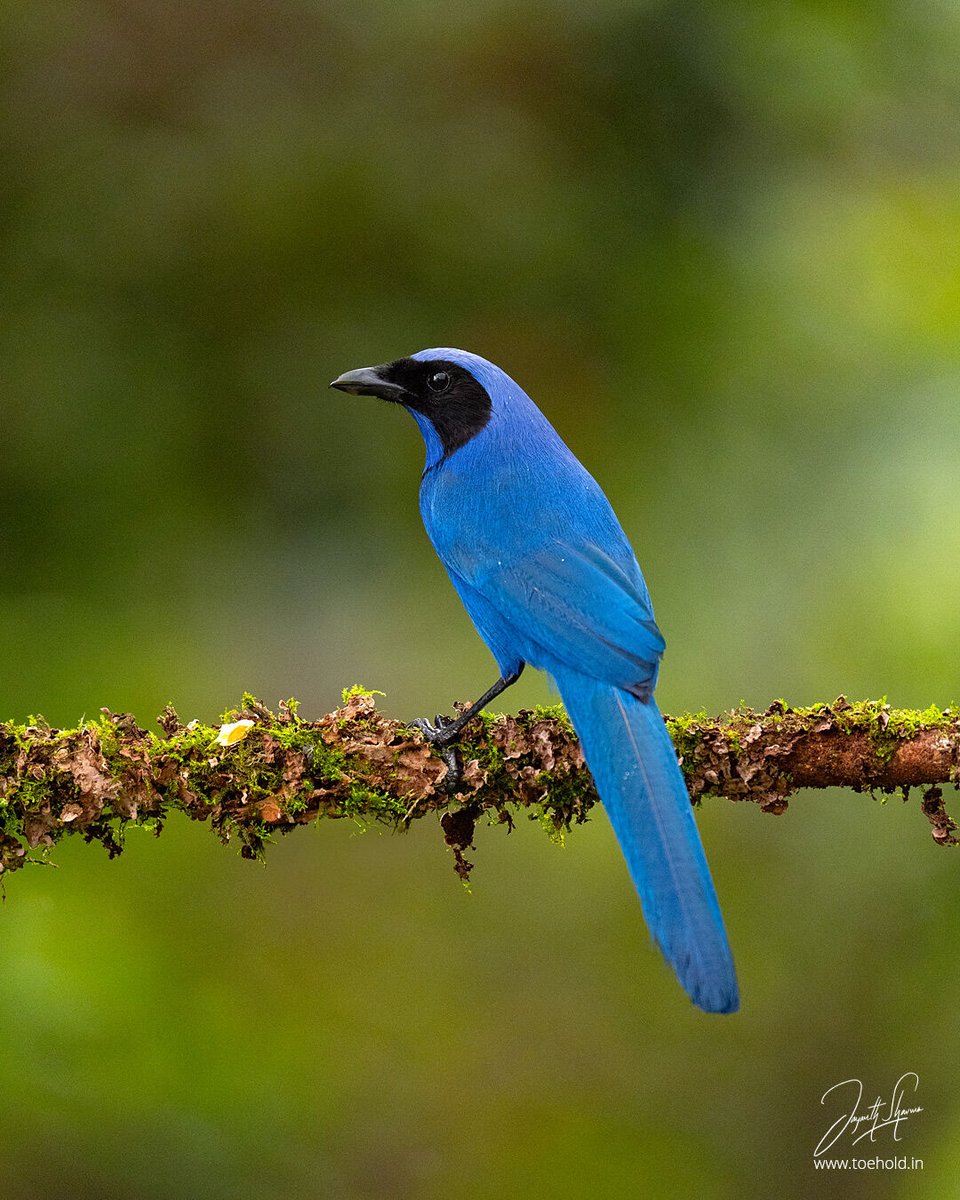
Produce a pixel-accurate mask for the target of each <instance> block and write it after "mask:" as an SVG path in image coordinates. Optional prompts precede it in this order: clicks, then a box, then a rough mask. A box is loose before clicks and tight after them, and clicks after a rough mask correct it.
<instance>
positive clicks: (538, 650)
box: [448, 540, 664, 696]
mask: <svg viewBox="0 0 960 1200" xmlns="http://www.w3.org/2000/svg"><path fill="white" fill-rule="evenodd" d="M448 569H449V570H450V572H451V576H452V577H453V581H454V584H455V586H456V587H457V590H458V591H459V593H460V596H461V598H462V599H463V602H464V604H465V605H466V607H467V611H468V612H469V613H470V616H471V617H472V618H473V621H474V624H475V625H476V626H477V629H478V630H479V632H480V634H481V636H482V637H483V638H484V640H485V641H486V642H487V644H488V645H489V646H490V647H491V649H492V650H493V652H494V655H495V656H496V657H497V659H498V661H500V662H501V665H503V655H502V651H499V652H498V647H505V646H509V647H510V649H511V650H512V651H513V653H514V656H515V657H517V658H520V659H522V660H523V661H524V662H529V663H531V664H532V665H533V666H537V667H542V668H544V669H545V670H547V671H552V670H553V669H554V668H555V667H567V668H570V669H572V670H575V671H578V672H580V673H581V674H583V675H588V676H591V677H592V678H594V679H598V680H602V681H603V682H605V683H610V684H613V685H614V686H616V687H620V688H623V689H624V690H625V691H629V692H633V693H635V694H636V695H639V696H647V695H649V694H650V693H651V692H652V690H653V687H654V686H655V684H656V677H657V669H658V667H659V663H660V657H661V655H662V654H663V648H664V642H663V637H662V635H661V633H660V630H659V629H658V628H657V624H656V621H655V620H654V619H653V610H652V607H651V604H650V596H649V593H648V592H647V589H646V586H645V585H644V583H643V578H642V576H641V575H640V569H639V567H637V566H636V562H635V560H631V561H630V562H629V563H627V564H623V563H621V562H619V561H617V560H615V559H614V558H613V557H611V556H610V555H609V554H607V553H606V552H605V551H603V550H602V549H601V548H600V547H599V546H597V545H596V544H595V543H592V542H586V543H580V544H578V545H576V546H573V545H571V544H569V543H564V542H559V541H556V540H552V541H550V542H548V543H544V544H542V545H540V546H538V547H536V548H535V549H532V550H530V551H528V552H527V553H526V554H524V555H523V556H522V557H520V558H518V559H514V560H508V561H505V562H496V563H495V564H494V565H493V566H487V568H486V569H485V570H476V571H473V572H471V573H470V575H465V574H464V573H462V564H455V565H452V564H448Z"/></svg>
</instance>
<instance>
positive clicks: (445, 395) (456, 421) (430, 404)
mask: <svg viewBox="0 0 960 1200" xmlns="http://www.w3.org/2000/svg"><path fill="white" fill-rule="evenodd" d="M506 385H511V386H513V387H516V385H515V384H513V382H512V380H510V379H509V377H508V376H507V375H505V374H504V373H503V372H502V371H501V370H500V368H499V367H496V366H494V365H493V363H491V362H487V360H486V359H484V358H480V357H479V356H478V355H476V354H468V353H467V351H465V350H453V349H439V350H421V351H420V352H419V353H418V354H414V355H413V356H412V357H411V358H398V359H395V360H394V361H393V362H389V363H383V364H382V365H381V366H379V367H361V368H360V369H359V370H357V371H347V372H346V373H345V374H343V375H341V376H339V377H338V378H337V379H335V380H334V381H333V383H331V384H330V386H331V387H332V388H337V389H339V390H340V391H341V392H349V393H351V394H352V395H355V396H379V397H380V399H381V400H390V401H392V402H394V403H395V404H402V405H403V406H404V408H406V409H407V410H408V411H409V412H410V413H411V415H412V416H413V417H414V419H415V420H416V422H417V424H418V425H419V426H420V430H421V432H422V433H423V437H424V441H425V442H426V443H427V457H428V461H430V460H439V459H440V458H447V457H449V456H450V455H451V454H452V453H453V452H454V451H455V450H459V449H460V447H461V446H464V445H466V443H467V442H469V441H470V440H471V438H473V437H475V436H476V435H477V434H478V433H479V432H480V431H481V430H482V429H484V428H485V426H486V425H487V424H488V422H489V421H490V417H491V415H492V413H493V407H494V406H493V401H492V399H491V393H493V392H495V391H497V392H501V393H502V392H503V391H504V388H505V386H506Z"/></svg>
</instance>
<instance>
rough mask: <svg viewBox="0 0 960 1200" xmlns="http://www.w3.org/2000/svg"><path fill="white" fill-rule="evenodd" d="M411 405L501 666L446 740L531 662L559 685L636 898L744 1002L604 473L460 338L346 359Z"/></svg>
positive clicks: (673, 947)
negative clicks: (595, 472) (458, 346)
mask: <svg viewBox="0 0 960 1200" xmlns="http://www.w3.org/2000/svg"><path fill="white" fill-rule="evenodd" d="M330 386H331V387H334V388H338V389H339V390H340V391H343V392H349V393H352V394H355V395H369V396H378V397H380V398H381V399H384V400H390V401H394V402H396V403H398V404H402V405H403V406H404V408H406V409H407V411H408V412H409V413H410V414H411V415H412V417H413V419H414V420H415V421H416V422H417V425H418V426H419V427H420V432H421V433H422V434H423V440H424V442H425V443H426V451H427V457H426V466H425V467H424V471H423V476H422V478H421V483H420V512H421V515H422V516H423V523H424V526H425V527H426V530H427V534H428V535H429V537H430V540H431V542H432V543H433V545H434V548H435V549H436V552H437V554H438V555H439V557H440V560H441V562H442V563H443V565H444V566H445V567H446V568H447V571H448V572H449V575H450V579H451V581H452V583H453V586H454V587H455V588H456V590H457V593H458V594H459V596H460V599H461V600H462V601H463V604H464V606H465V608H466V610H467V612H468V613H469V615H470V617H471V619H472V621H473V623H474V625H475V626H476V627H477V630H478V632H479V634H480V636H481V637H482V638H483V640H484V641H485V642H486V643H487V645H488V646H489V648H490V650H491V651H492V653H493V656H494V658H495V659H496V661H497V665H498V666H499V668H500V679H499V680H498V681H497V682H496V683H495V684H494V685H493V687H491V688H490V689H489V690H488V691H487V692H486V693H485V694H484V695H483V696H481V697H480V699H479V700H478V701H477V703H476V704H474V705H472V706H471V707H470V708H469V709H467V710H466V711H465V712H464V713H462V714H461V716H460V717H458V718H457V719H456V720H454V721H450V722H445V723H442V724H438V727H436V728H435V727H433V726H430V725H428V724H427V723H426V722H420V723H419V725H420V728H421V729H423V730H424V732H425V733H426V735H427V736H428V737H429V738H430V739H431V740H432V741H434V742H436V743H438V744H439V745H441V746H443V745H446V746H449V745H450V744H451V743H452V742H454V741H455V739H456V737H457V736H458V734H459V732H460V730H461V729H462V728H463V726H464V725H465V724H466V723H467V721H469V720H470V719H471V718H472V717H473V716H475V715H476V714H477V713H478V712H479V711H480V709H481V708H482V707H484V706H485V705H486V704H488V703H489V702H490V701H491V700H492V699H493V698H494V697H495V696H498V695H499V694H500V693H501V692H502V691H503V690H504V689H505V688H507V687H509V686H510V684H512V683H515V682H516V680H517V679H518V678H519V676H520V673H521V671H522V670H523V668H524V666H525V665H526V664H527V663H530V664H531V665H533V666H535V667H539V668H541V669H542V670H544V671H547V672H548V673H549V674H550V675H551V676H552V678H553V680H554V681H555V683H556V685H557V688H558V690H559V692H560V695H561V697H562V699H563V702H564V705H565V706H566V710H567V713H568V714H569V716H570V720H571V721H572V722H573V727H574V729H575V730H576V731H577V735H578V736H579V738H580V743H581V745H582V748H583V754H584V758H585V759H586V762H587V765H588V766H589V768H590V770H591V772H592V774H593V778H594V782H595V783H596V786H597V791H598V793H599V795H600V798H601V800H602V801H603V804H604V807H605V808H606V811H607V814H608V815H609V817H610V821H611V822H612V824H613V828H614V830H615V831H616V835H617V838H618V840H619V842H620V846H621V849H622V850H623V854H624V857H625V858H626V860H627V866H628V867H629V869H630V875H631V877H632V879H633V882H634V885H635V886H636V889H637V892H638V893H639V895H640V902H641V905H642V907H643V912H644V915H645V917H646V919H647V924H648V925H649V927H650V930H651V932H652V934H653V937H654V939H655V940H656V942H657V945H658V946H659V947H660V949H661V950H662V951H663V954H664V956H665V957H666V959H667V961H668V962H669V963H670V965H671V966H672V967H673V969H674V971H675V972H676V974H677V977H678V979H679V980H680V983H681V984H682V985H683V987H684V989H685V990H686V992H687V993H688V995H689V996H690V998H691V999H692V1000H693V1002H694V1003H695V1004H697V1005H699V1006H700V1008H702V1009H704V1010H705V1011H707V1012H735V1011H736V1010H737V1008H738V1007H739V996H738V991H737V980H736V973H735V971H734V966H733V959H732V956H731V953H730V947H729V944H728V942H727V936H726V932H725V931H724V927H723V918H722V917H721V915H720V906H719V904H718V903H717V897H716V893H715V891H714V888H713V882H712V880H711V878H710V872H709V869H708V867H707V861H706V858H705V856H704V853H703V847H702V845H701V843H700V837H699V835H698V833H697V827H696V822H695V821H694V817H693V811H692V809H691V806H690V798H689V795H688V793H687V788H686V784H685V783H684V779H683V775H682V774H681V771H680V768H679V766H678V764H677V758H676V754H675V752H674V748H673V743H672V742H671V740H670V735H669V734H668V733H667V729H666V726H665V725H664V723H663V717H662V716H661V715H660V710H659V709H658V708H657V704H656V701H655V700H654V699H653V690H654V687H655V686H656V682H657V672H658V669H659V665H660V658H661V655H662V654H663V649H664V641H663V638H662V636H661V634H660V630H659V629H658V628H657V625H656V622H655V621H654V618H653V606H652V604H651V602H650V594H649V592H648V591H647V587H646V584H645V583H644V581H643V576H642V575H641V573H640V567H639V566H638V565H637V560H636V557H635V556H634V553H633V550H632V549H631V547H630V543H629V542H628V541H627V537H626V534H625V533H624V532H623V529H622V528H621V526H620V522H619V521H618V520H617V518H616V516H615V515H614V512H613V509H612V508H611V507H610V504H609V502H608V500H607V498H606V496H604V494H603V492H602V491H601V490H600V487H599V485H598V484H597V483H596V481H595V480H594V479H593V477H592V476H591V475H590V474H589V473H588V472H587V471H586V470H585V469H584V467H583V466H581V464H580V463H579V462H578V461H577V459H576V458H575V457H574V455H573V454H572V453H571V451H570V450H569V449H568V448H567V446H566V445H565V444H564V443H563V442H562V441H561V439H560V436H559V435H558V434H557V432H556V430H555V429H554V428H553V426H552V425H551V424H550V423H549V421H548V420H547V419H546V417H545V416H544V415H543V413H542V412H541V411H540V410H539V408H537V406H536V405H535V404H534V403H533V401H532V400H531V399H530V398H529V397H528V396H527V395H526V393H525V392H524V391H523V390H522V389H521V388H520V387H519V386H518V385H517V384H516V383H515V382H514V381H513V380H512V379H511V378H510V377H509V376H508V375H507V374H506V373H505V372H503V371H501V370H500V368H499V367H497V366H494V364H493V363H491V362H488V361H487V360H486V359H484V358H480V357H479V356H478V355H475V354H469V353H467V352H466V351H464V350H453V349H434V350H421V351H420V352H419V353H418V354H414V355H413V356H412V357H411V358H401V359H397V360H396V361H395V362H390V363H386V364H384V365H382V366H378V367H364V368H361V369H360V370H357V371H348V372H347V373H346V374H344V375H341V376H340V377H339V378H338V379H335V380H334V381H333V383H332V384H331V385H330Z"/></svg>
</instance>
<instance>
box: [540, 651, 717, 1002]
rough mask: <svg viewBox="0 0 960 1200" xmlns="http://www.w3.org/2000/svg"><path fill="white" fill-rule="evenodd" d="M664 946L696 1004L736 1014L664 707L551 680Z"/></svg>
mask: <svg viewBox="0 0 960 1200" xmlns="http://www.w3.org/2000/svg"><path fill="white" fill-rule="evenodd" d="M551 673H552V674H553V676H554V678H555V680H556V682H557V687H558V688H559V689H560V695H561V696H562V697H563V702H564V704H565V706H566V709H567V712H568V713H569V715H570V720H571V721H572V722H573V727H574V729H576V731H577V734H578V735H579V737H580V743H581V745H582V746H583V754H584V758H585V759H586V760H587V765H588V766H589V768H590V770H591V772H592V774H593V778H594V782H595V783H596V785H597V791H598V792H599V793H600V798H601V800H602V801H603V805H604V808H605V809H606V810H607V814H608V816H609V817H610V821H611V823H612V825H613V828H614V831H615V832H616V835H617V838H618V840H619V842H620V847H621V849H622V850H623V853H624V857H625V858H626V860H627V866H628V867H629V868H630V875H631V877H632V878H633V882H634V886H635V887H636V889H637V891H638V892H639V894H640V903H641V904H642V906H643V913H644V916H645V917H646V919H647V924H648V925H649V926H650V932H651V933H652V934H653V936H654V939H655V940H656V943H657V945H658V946H659V947H660V949H661V950H662V951H663V953H664V956H665V957H666V959H667V961H668V962H669V963H670V965H671V966H672V967H673V969H674V971H675V972H676V974H677V978H678V979H679V980H680V982H681V984H682V985H683V987H684V989H685V990H686V992H687V994H688V995H689V996H690V999H691V1000H693V1002H694V1004H697V1005H699V1006H700V1008H702V1009H704V1010H705V1011H706V1012H722V1013H727V1012H736V1010H737V1009H738V1008H739V1007H740V996H739V992H738V989H737V976H736V972H735V971H734V966H733V958H732V956H731V954H730V946H729V944H728V942H727V935H726V931H725V930H724V927H723V918H722V917H721V915H720V906H719V904H718V903H717V895H716V892H715V891H714V889H713V881H712V880H711V878H710V871H709V869H708V867H707V860H706V858H705V857H704V853H703V846H702V845H701V844H700V835H699V834H698V832H697V826H696V822H695V821H694V818H693V810H692V808H691V806H690V797H689V794H688V793H687V787H686V784H685V783H684V780H683V775H682V774H681V772H680V768H679V766H678V765H677V757H676V753H675V751H674V748H673V743H672V742H671V740H670V735H669V734H668V733H667V728H666V726H665V725H664V723H663V717H662V716H661V715H660V710H659V709H658V708H657V705H656V702H655V701H654V700H648V701H641V700H638V699H637V698H636V697H635V696H632V695H630V693H629V692H623V691H621V690H620V689H619V688H616V687H613V686H611V685H610V684H606V683H602V682H600V681H599V680H597V679H590V678H588V677H587V676H584V675H580V674H579V673H576V672H573V671H567V670H560V671H553V672H551Z"/></svg>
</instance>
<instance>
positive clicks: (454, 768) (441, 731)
mask: <svg viewBox="0 0 960 1200" xmlns="http://www.w3.org/2000/svg"><path fill="white" fill-rule="evenodd" d="M433 722H434V723H432V724H431V722H430V721H428V720H427V718H426V717H415V718H414V719H413V720H412V721H410V722H409V726H410V728H411V729H416V730H418V731H419V733H420V734H421V735H422V736H423V740H424V741H426V742H429V743H430V745H431V746H433V747H434V748H435V750H436V752H437V754H438V756H439V757H440V758H441V759H442V760H443V762H444V763H445V764H446V768H447V773H446V775H444V777H443V787H444V788H445V789H446V791H448V792H452V791H454V790H455V788H456V786H457V784H458V783H459V782H460V763H459V761H458V760H457V750H456V745H455V743H456V740H457V736H458V734H459V733H460V726H459V725H458V724H457V722H456V721H452V720H451V719H450V718H449V717H443V716H440V715H437V716H436V717H434V719H433Z"/></svg>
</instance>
